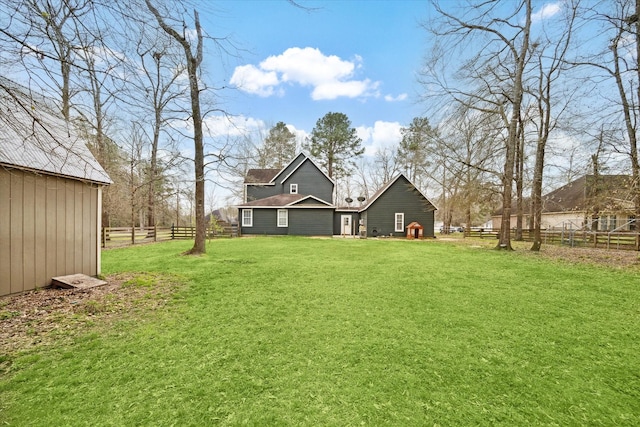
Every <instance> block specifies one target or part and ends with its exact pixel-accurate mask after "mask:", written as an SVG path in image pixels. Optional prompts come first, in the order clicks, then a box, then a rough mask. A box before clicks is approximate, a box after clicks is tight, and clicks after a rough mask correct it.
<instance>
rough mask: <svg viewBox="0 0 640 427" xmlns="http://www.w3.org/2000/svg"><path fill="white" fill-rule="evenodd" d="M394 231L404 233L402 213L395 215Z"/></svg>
mask: <svg viewBox="0 0 640 427" xmlns="http://www.w3.org/2000/svg"><path fill="white" fill-rule="evenodd" d="M395 231H399V232H401V233H402V232H403V231H404V212H399V213H396V229H395Z"/></svg>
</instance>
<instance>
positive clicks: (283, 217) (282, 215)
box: [278, 209, 289, 227]
mask: <svg viewBox="0 0 640 427" xmlns="http://www.w3.org/2000/svg"><path fill="white" fill-rule="evenodd" d="M288 226H289V211H288V210H286V209H278V227H288Z"/></svg>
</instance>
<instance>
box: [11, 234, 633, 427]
mask: <svg viewBox="0 0 640 427" xmlns="http://www.w3.org/2000/svg"><path fill="white" fill-rule="evenodd" d="M189 247H190V243H189V242H171V243H163V244H156V245H148V246H138V247H133V248H127V249H117V250H110V251H107V252H105V253H104V254H103V271H104V273H105V274H111V273H116V272H127V271H149V272H161V273H171V274H172V275H177V276H178V277H180V278H182V279H183V280H184V282H185V285H184V288H183V290H182V291H180V292H179V294H178V295H176V298H175V301H174V302H173V303H172V304H170V305H169V306H168V307H166V308H164V309H163V310H162V311H156V312H152V313H150V314H148V315H147V317H145V318H143V319H136V320H135V321H134V320H131V319H129V320H123V321H121V322H118V323H116V324H115V325H113V326H112V327H110V328H109V329H108V330H104V329H100V328H99V325H97V326H96V327H95V328H94V329H91V330H85V331H82V332H81V333H79V334H78V336H77V337H76V338H75V340H74V341H73V343H72V344H65V345H59V346H55V347H52V348H41V349H39V350H33V351H29V352H26V353H22V354H20V355H18V356H15V360H13V363H12V366H11V370H10V372H8V373H5V374H4V376H3V377H0V395H1V399H0V401H1V402H0V425H2V423H3V422H5V423H7V424H8V425H16V426H53V425H56V426H63V425H65V426H67V425H91V426H97V425H100V426H109V425H113V426H125V425H127V426H128V425H153V426H160V425H162V426H165V425H177V426H205V425H213V424H220V425H269V426H270V425H310V426H319V425H335V426H345V425H358V426H359V425H372V426H379V425H394V426H395V425H399V426H411V425H415V426H424V425H440V426H452V425H455V426H471V425H487V426H494V425H506V426H513V425H558V426H570V425H577V426H583V425H605V426H619V425H629V426H631V425H639V424H640V283H639V280H638V274H637V273H634V272H633V271H626V272H625V271H619V270H609V269H606V268H599V267H587V266H584V265H583V266H575V265H563V264H562V263H557V262H551V261H547V260H544V259H539V258H536V257H535V256H527V257H524V256H522V254H519V253H505V252H499V251H492V250H487V249H480V248H474V247H469V246H458V245H453V244H445V243H442V242H434V241H424V242H418V241H390V240H359V239H351V240H350V239H347V240H343V239H305V238H255V239H225V240H219V241H213V242H210V243H209V244H208V248H207V250H208V254H207V255H205V256H201V257H185V256H181V255H180V253H181V252H183V251H184V250H186V249H188V248H189Z"/></svg>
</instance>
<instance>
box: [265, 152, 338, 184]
mask: <svg viewBox="0 0 640 427" xmlns="http://www.w3.org/2000/svg"><path fill="white" fill-rule="evenodd" d="M301 156H302V157H304V158H303V159H301V160H300V162H299V163H298V164H297V165H296V166H295V167H294V168H293V169H292V170H291V172H289V173H288V174H287V175H285V176H283V173H284V171H285V170H287V168H288V167H289V165H291V164H292V163H294V162H295V161H296V160H298V159H299V158H300V157H301ZM305 162H310V163H311V164H312V165H313V166H314V167H315V168H316V169H317V170H318V172H320V173H321V174H322V175H323V176H324V177H325V178H326V179H327V180H328V181H329V182H330V183H331V184H333V185H335V181H334V180H333V179H331V178H329V175H327V174H326V173H324V171H323V170H322V169H320V167H319V166H318V165H317V164H316V162H314V161H313V159H311V158H310V157H308V156H307V155H306V154H304V153H300V154H298V156H297V157H296V158H295V159H294V160H292V161H291V162H290V163H289V165H287V166H285V167H284V168H282V171H281V172H280V173H279V174H278V175H276V176H275V177H274V178H273V182H276V181H278V180H280V184H284V182H285V181H286V180H287V179H288V178H289V177H290V176H291V175H293V174H294V173H295V171H297V170H298V169H299V168H300V167H301V166H302V165H303V164H304V163H305Z"/></svg>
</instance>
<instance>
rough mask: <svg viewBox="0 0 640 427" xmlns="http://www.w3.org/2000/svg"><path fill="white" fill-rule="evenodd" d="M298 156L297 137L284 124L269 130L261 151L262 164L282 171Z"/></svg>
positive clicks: (279, 123)
mask: <svg viewBox="0 0 640 427" xmlns="http://www.w3.org/2000/svg"><path fill="white" fill-rule="evenodd" d="M295 155H296V135H295V134H294V133H293V132H291V131H290V130H289V129H288V128H287V125H286V124H285V123H284V122H278V123H277V124H276V125H275V126H274V127H272V128H271V129H270V130H269V135H268V136H267V137H266V138H265V140H264V145H263V146H262V149H261V150H260V162H259V163H261V164H263V165H264V167H265V168H274V169H282V168H283V167H284V166H285V165H286V164H287V163H288V162H289V161H290V160H291V159H293V157H294V156H295Z"/></svg>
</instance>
